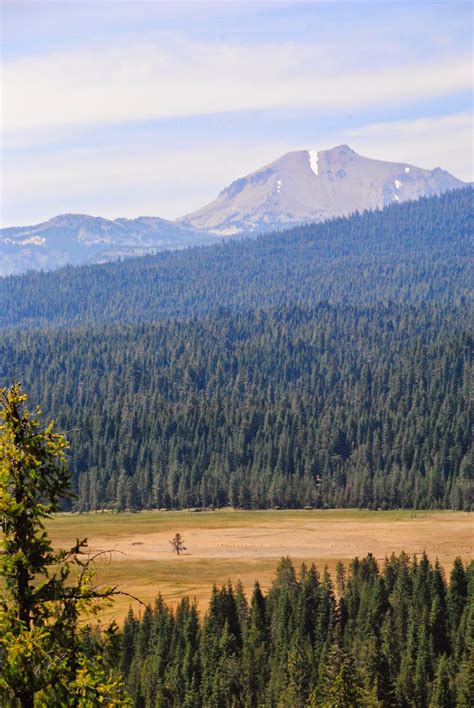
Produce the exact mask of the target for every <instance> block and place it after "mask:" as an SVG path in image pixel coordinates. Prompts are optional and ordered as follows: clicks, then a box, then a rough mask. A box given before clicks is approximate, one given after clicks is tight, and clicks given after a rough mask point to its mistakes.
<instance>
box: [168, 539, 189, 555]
mask: <svg viewBox="0 0 474 708" xmlns="http://www.w3.org/2000/svg"><path fill="white" fill-rule="evenodd" d="M170 543H171V545H172V546H173V551H175V552H176V553H177V554H178V556H179V554H180V553H181V551H185V550H186V546H185V545H184V541H183V537H182V536H181V534H180V533H177V534H175V535H174V537H173V538H172V539H171V541H170Z"/></svg>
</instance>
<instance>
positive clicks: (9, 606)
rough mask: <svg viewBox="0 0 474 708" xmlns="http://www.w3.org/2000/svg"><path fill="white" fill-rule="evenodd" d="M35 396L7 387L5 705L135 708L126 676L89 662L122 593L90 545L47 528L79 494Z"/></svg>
mask: <svg viewBox="0 0 474 708" xmlns="http://www.w3.org/2000/svg"><path fill="white" fill-rule="evenodd" d="M26 399H27V396H26V394H24V393H23V392H22V390H21V387H20V386H19V385H14V386H12V387H11V388H10V389H0V519H1V523H2V531H3V538H2V539H1V541H0V705H3V706H21V708H34V707H35V706H38V707H40V706H41V707H44V706H73V705H74V706H89V705H91V706H92V705H99V704H102V703H104V704H106V705H108V706H124V705H125V706H126V705H129V704H130V702H129V699H128V698H127V696H126V695H125V693H124V691H123V685H122V681H121V677H120V675H119V674H118V673H115V672H114V671H112V670H109V669H107V668H106V666H105V664H104V663H103V661H102V656H101V655H97V656H96V657H94V658H90V657H87V656H86V655H85V653H84V651H83V648H82V645H81V632H80V628H79V622H80V618H81V615H83V614H84V613H87V612H92V613H93V614H94V613H96V612H97V610H98V609H99V608H100V606H101V601H104V600H110V599H111V597H112V596H113V595H116V594H118V591H117V590H116V589H115V588H106V587H102V588H100V587H97V586H94V585H93V583H92V579H93V572H92V568H91V561H92V560H93V559H91V557H90V555H89V554H88V553H87V552H86V547H87V542H86V540H85V539H84V540H82V541H81V540H77V541H76V544H75V545H74V546H73V547H72V548H70V549H68V550H61V551H55V550H54V549H53V546H52V543H51V540H50V539H49V537H48V534H47V532H46V531H45V527H44V521H45V520H46V519H48V518H51V516H52V514H53V513H54V512H56V511H59V509H60V501H61V499H64V498H67V497H68V496H71V488H70V475H69V470H68V466H67V461H66V456H65V450H66V448H67V442H66V440H65V438H64V436H63V435H60V434H58V433H56V432H54V429H53V424H52V423H50V424H49V425H47V426H46V427H42V426H41V425H40V423H39V420H38V416H39V414H40V412H41V411H40V409H39V408H37V409H36V410H35V411H34V412H33V413H30V411H28V409H27V408H26V405H25V402H26ZM108 633H109V635H111V634H113V633H114V629H113V627H112V626H110V627H109V629H108V630H107V631H106V632H105V633H104V634H103V636H102V640H103V648H104V647H105V645H106V642H107V636H108ZM109 639H110V640H111V641H112V637H111V636H109Z"/></svg>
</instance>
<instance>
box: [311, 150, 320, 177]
mask: <svg viewBox="0 0 474 708" xmlns="http://www.w3.org/2000/svg"><path fill="white" fill-rule="evenodd" d="M308 157H309V166H310V167H311V169H312V171H313V172H314V174H315V175H317V174H319V165H318V151H317V150H308Z"/></svg>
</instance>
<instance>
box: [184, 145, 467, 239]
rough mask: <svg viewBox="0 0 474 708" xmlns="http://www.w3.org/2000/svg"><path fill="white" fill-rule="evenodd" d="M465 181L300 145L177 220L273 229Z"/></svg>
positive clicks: (343, 149) (209, 226)
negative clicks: (298, 149)
mask: <svg viewBox="0 0 474 708" xmlns="http://www.w3.org/2000/svg"><path fill="white" fill-rule="evenodd" d="M464 186H465V183H464V182H461V180H459V179H456V178H455V177H453V176H452V175H450V174H449V173H448V172H445V171H444V170H442V169H440V168H439V167H437V168H436V169H434V170H425V169H421V168H419V167H415V166H414V165H411V164H407V163H404V162H383V161H381V160H372V159H369V158H367V157H362V156H361V155H358V154H357V153H356V152H354V150H352V149H351V148H350V147H348V146H347V145H339V146H338V147H335V148H332V149H331V150H321V151H316V150H300V151H298V152H289V153H287V154H286V155H283V157H280V158H279V159H278V160H275V162H271V163H270V164H269V165H266V166H265V167H262V168H261V169H259V170H257V171H256V172H253V173H252V174H250V175H247V176H246V177H242V178H240V179H237V180H236V181H235V182H232V184H231V185H230V186H229V187H227V188H226V189H224V190H223V191H222V192H221V193H220V194H219V196H218V197H217V199H215V200H214V201H213V202H211V203H210V204H208V205H207V206H205V207H203V208H202V209H199V210H198V211H196V212H194V213H192V214H189V215H188V216H186V217H184V218H183V219H181V220H180V223H182V224H183V225H185V226H187V227H193V228H196V229H202V230H205V231H208V232H210V233H213V234H216V235H220V236H229V235H232V234H237V233H241V232H248V231H250V232H252V231H258V232H261V231H271V230H275V229H280V228H285V227H288V226H291V225H294V224H296V223H301V222H305V221H324V220H326V219H329V218H331V217H335V216H343V215H346V214H350V213H353V212H355V211H363V210H364V209H376V208H382V207H384V206H387V205H388V204H391V203H392V202H405V201H407V200H413V199H418V198H419V197H422V196H432V195H436V194H441V193H443V192H446V191H448V190H450V189H458V188H460V187H464Z"/></svg>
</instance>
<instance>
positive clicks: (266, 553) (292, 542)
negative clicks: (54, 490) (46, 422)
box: [48, 510, 474, 620]
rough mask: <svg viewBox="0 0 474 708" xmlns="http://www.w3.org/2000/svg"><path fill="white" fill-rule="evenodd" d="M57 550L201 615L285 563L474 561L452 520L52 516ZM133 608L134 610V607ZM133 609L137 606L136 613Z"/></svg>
mask: <svg viewBox="0 0 474 708" xmlns="http://www.w3.org/2000/svg"><path fill="white" fill-rule="evenodd" d="M48 531H49V533H50V534H51V537H52V538H53V541H54V544H55V545H56V547H58V548H59V547H67V546H69V545H71V544H72V543H73V542H74V540H75V539H76V538H82V537H87V538H88V541H89V546H90V550H91V552H93V553H96V552H98V551H110V552H111V553H110V554H106V555H105V556H104V557H103V559H102V560H99V561H97V564H96V568H97V574H98V579H99V581H100V582H103V583H107V584H108V583H112V584H116V585H117V586H119V587H120V588H121V589H122V590H125V591H127V592H129V593H132V594H133V595H136V596H138V597H140V598H141V599H142V600H143V601H145V602H152V601H153V599H154V598H155V596H156V595H157V594H158V593H161V594H162V595H163V596H164V598H165V599H166V600H167V601H168V602H169V603H171V604H174V603H175V602H176V601H178V600H179V599H180V598H181V597H183V596H185V595H189V596H190V597H192V598H193V597H195V598H196V599H197V601H198V603H199V605H200V607H201V609H205V607H206V606H207V602H208V599H209V594H210V590H211V587H212V585H213V583H216V584H221V583H223V582H226V581H227V580H228V579H231V580H232V582H233V583H235V582H237V580H241V581H242V583H243V584H244V586H245V588H246V590H247V591H248V592H251V590H252V586H253V583H254V581H255V580H259V581H260V583H261V585H262V586H263V587H264V588H267V587H268V585H269V584H270V582H271V579H272V576H273V572H274V569H275V566H276V564H277V562H278V560H279V559H280V558H281V557H282V556H286V555H289V556H290V557H291V558H292V559H293V560H294V561H295V564H296V565H299V564H300V563H302V562H303V561H304V562H306V563H312V562H313V561H314V562H315V563H316V565H317V566H318V567H319V568H320V569H322V568H323V567H324V565H327V566H328V567H329V569H330V570H331V569H334V566H335V565H336V563H337V562H338V561H339V560H342V561H343V562H347V561H349V560H350V559H352V558H353V557H354V556H359V557H362V556H364V555H365V554H367V553H369V552H371V553H373V554H374V555H375V557H376V558H377V559H379V560H380V561H383V559H384V558H385V556H387V555H390V554H391V553H392V552H394V553H399V552H400V551H402V550H405V551H406V552H407V553H409V554H420V553H422V552H423V551H426V552H427V553H428V555H429V556H430V558H432V559H433V560H434V559H435V558H438V559H439V561H440V563H441V564H442V565H443V566H444V567H445V568H446V569H449V567H450V565H451V563H452V561H453V559H454V558H455V557H456V556H461V558H463V560H465V561H467V560H470V559H472V558H473V557H474V555H473V542H474V527H473V517H472V515H470V514H468V513H464V512H450V511H439V512H438V511H437V512H426V511H421V512H420V511H417V512H411V511H387V512H382V511H376V512H369V511H352V510H347V511H346V510H328V511H247V512H244V511H232V510H224V511H214V512H200V513H196V512H187V511H180V512H158V511H152V512H141V513H138V514H128V513H124V514H112V513H104V514H100V513H99V514H58V515H57V516H56V517H55V518H54V519H53V520H52V521H51V522H49V523H48ZM176 532H180V533H181V535H182V536H183V538H184V541H185V545H186V547H187V550H186V551H185V552H184V553H183V554H182V555H180V556H179V557H177V556H176V554H174V553H173V551H172V547H171V545H170V540H171V538H172V537H173V536H174V534H175V533H176ZM130 604H131V603H130V600H129V599H128V598H124V597H121V598H119V599H117V600H116V602H115V604H114V606H113V607H112V608H109V609H107V610H105V611H104V613H103V617H104V619H105V618H110V617H115V618H116V619H117V620H121V619H122V618H123V616H124V615H125V613H126V612H127V610H128V608H129V606H130ZM133 604H134V603H132V605H133ZM136 607H137V608H138V607H139V606H136Z"/></svg>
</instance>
